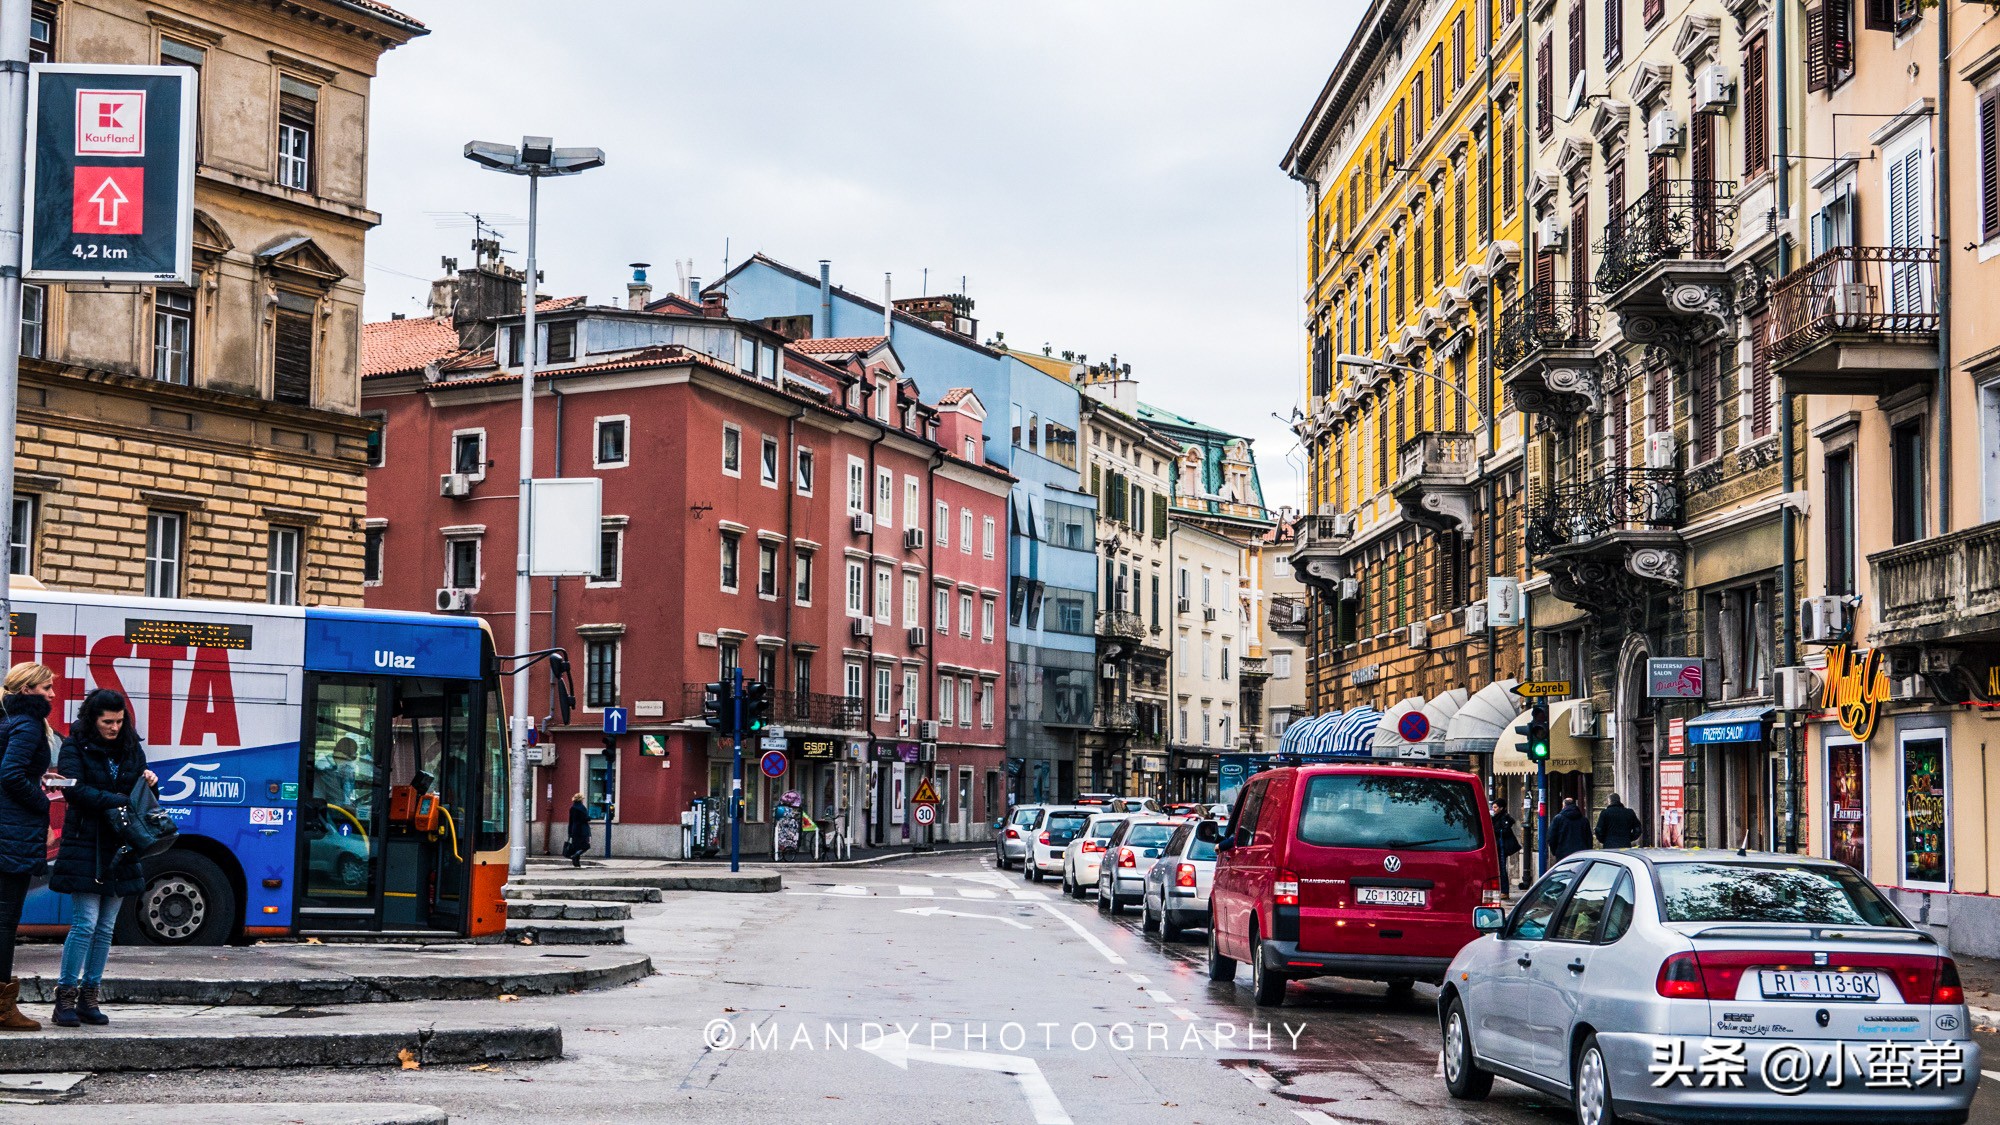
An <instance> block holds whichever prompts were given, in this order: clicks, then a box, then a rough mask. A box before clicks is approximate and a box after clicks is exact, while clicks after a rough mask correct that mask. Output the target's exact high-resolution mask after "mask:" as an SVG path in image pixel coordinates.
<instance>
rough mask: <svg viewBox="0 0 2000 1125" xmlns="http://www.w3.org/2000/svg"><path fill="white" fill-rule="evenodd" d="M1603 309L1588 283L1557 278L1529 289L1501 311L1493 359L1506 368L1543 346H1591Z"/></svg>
mask: <svg viewBox="0 0 2000 1125" xmlns="http://www.w3.org/2000/svg"><path fill="white" fill-rule="evenodd" d="M1601 311H1602V310H1601V308H1600V307H1599V305H1598V303H1597V301H1596V297H1595V294H1593V293H1592V292H1591V290H1590V287H1589V286H1578V285H1573V284H1571V283H1570V282H1567V281H1555V282H1550V283H1549V284H1547V285H1544V286H1540V287H1538V288H1535V289H1530V290H1528V291H1527V293H1525V294H1523V295H1522V297H1521V299H1520V300H1518V301H1515V302H1514V303H1513V304H1512V305H1510V306H1508V308H1507V311H1506V312H1504V313H1502V314H1501V316H1500V337H1499V340H1498V341H1497V342H1496V343H1495V345H1494V352H1493V362H1495V363H1497V364H1499V366H1500V369H1501V370H1502V371H1505V370H1507V369H1508V368H1511V367H1513V366H1514V365H1515V364H1518V363H1520V362H1521V361H1522V360H1524V359H1526V358H1528V357H1529V356H1530V355H1533V354H1534V353H1536V352H1538V351H1541V350H1542V349H1544V348H1589V347H1591V346H1593V345H1595V344H1596V343H1597V321H1598V316H1599V314H1600V313H1601Z"/></svg>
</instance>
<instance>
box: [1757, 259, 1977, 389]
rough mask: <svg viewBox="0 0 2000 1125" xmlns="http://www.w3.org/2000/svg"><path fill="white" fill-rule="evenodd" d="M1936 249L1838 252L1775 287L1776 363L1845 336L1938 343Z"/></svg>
mask: <svg viewBox="0 0 2000 1125" xmlns="http://www.w3.org/2000/svg"><path fill="white" fill-rule="evenodd" d="M1937 263H1938V252H1937V248H1936V247H1934V246H1836V247H1834V248H1833V249H1831V250H1828V251H1827V252H1826V253H1824V254H1821V255H1820V256H1819V257H1817V258H1814V259H1813V260H1812V261H1810V262H1807V263H1806V264H1805V265H1804V266H1801V267H1800V268H1799V269H1798V270H1797V271H1795V272H1793V273H1792V274H1790V275H1789V276H1787V277H1786V278H1785V279H1784V280H1782V281H1780V282H1778V283H1777V284H1776V285H1774V286H1772V287H1771V304H1772V312H1773V315H1774V316H1775V317H1776V318H1777V324H1776V325H1775V327H1774V328H1773V337H1774V338H1773V340H1772V341H1771V362H1773V363H1780V364H1781V363H1784V362H1785V361H1787V360H1789V359H1791V358H1793V357H1794V356H1797V355H1798V354H1799V353H1801V352H1803V351H1805V350H1806V349H1807V348H1809V347H1811V346H1812V345H1813V344H1815V343H1818V342H1819V341H1821V340H1824V339H1826V338H1828V337H1830V336H1834V335H1837V334H1840V333H1849V332H1851V333H1857V334H1862V335H1868V336H1895V337H1903V338H1911V339H1921V338H1923V337H1927V336H1928V337H1933V338H1934V337H1936V336H1937V331H1938V291H1937Z"/></svg>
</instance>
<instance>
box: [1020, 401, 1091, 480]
mask: <svg viewBox="0 0 2000 1125" xmlns="http://www.w3.org/2000/svg"><path fill="white" fill-rule="evenodd" d="M1023 418H1025V419H1026V421H1025V422H1024V421H1023V420H1022V419H1023ZM1013 442H1014V448H1016V449H1025V450H1027V451H1028V452H1030V453H1033V454H1035V455H1036V456H1038V457H1045V458H1047V459H1048V460H1050V461H1054V462H1055V463H1056V464H1058V465H1062V466H1064V467H1066V468H1071V469H1074V468H1076V467H1077V465H1076V431H1075V430H1072V429H1070V428H1069V427H1068V426H1065V425H1062V424H1061V423H1059V422H1056V421H1054V420H1052V419H1046V418H1043V417H1042V416H1041V415H1039V414H1036V413H1034V412H1033V411H1026V410H1024V409H1023V408H1022V406H1021V404H1020V403H1018V402H1017V403H1014V404H1013Z"/></svg>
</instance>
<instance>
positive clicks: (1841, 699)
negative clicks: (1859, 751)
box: [1819, 645, 1889, 742]
mask: <svg viewBox="0 0 2000 1125" xmlns="http://www.w3.org/2000/svg"><path fill="white" fill-rule="evenodd" d="M1888 699H1889V677H1888V676H1887V675H1886V674H1885V673H1884V672H1883V671H1882V650H1881V649H1879V648H1875V649H1857V648H1854V647H1853V646H1851V645H1833V646H1831V647H1829V648H1828V649H1827V650H1826V681H1825V684H1824V686H1823V687H1822V688H1821V689H1820V698H1819V705H1820V706H1821V707H1827V708H1838V709H1839V711H1840V726H1841V729H1842V730H1845V731H1846V732H1847V733H1849V734H1851V735H1853V736H1854V737H1856V738H1858V739H1860V740H1861V741H1863V742H1866V741H1868V739H1869V736H1871V735H1873V734H1874V733H1875V720H1876V718H1877V717H1879V716H1880V715H1881V713H1882V704H1883V703H1885V702H1887V701H1888Z"/></svg>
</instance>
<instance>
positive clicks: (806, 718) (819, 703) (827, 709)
mask: <svg viewBox="0 0 2000 1125" xmlns="http://www.w3.org/2000/svg"><path fill="white" fill-rule="evenodd" d="M707 686H708V685H707V684H683V685H682V686H681V714H682V715H684V716H686V717H688V718H691V719H700V718H701V701H702V691H703V689H704V688H706V687H707ZM770 721H771V722H772V723H774V724H776V725H778V726H783V725H785V724H786V723H793V724H797V725H799V726H810V727H826V728H829V729H832V730H865V729H866V728H867V726H868V724H867V722H866V721H865V720H864V719H863V718H862V701H861V700H859V699H856V698H853V697H851V696H845V695H822V694H820V693H819V692H798V691H774V692H772V693H771V718H770Z"/></svg>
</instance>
